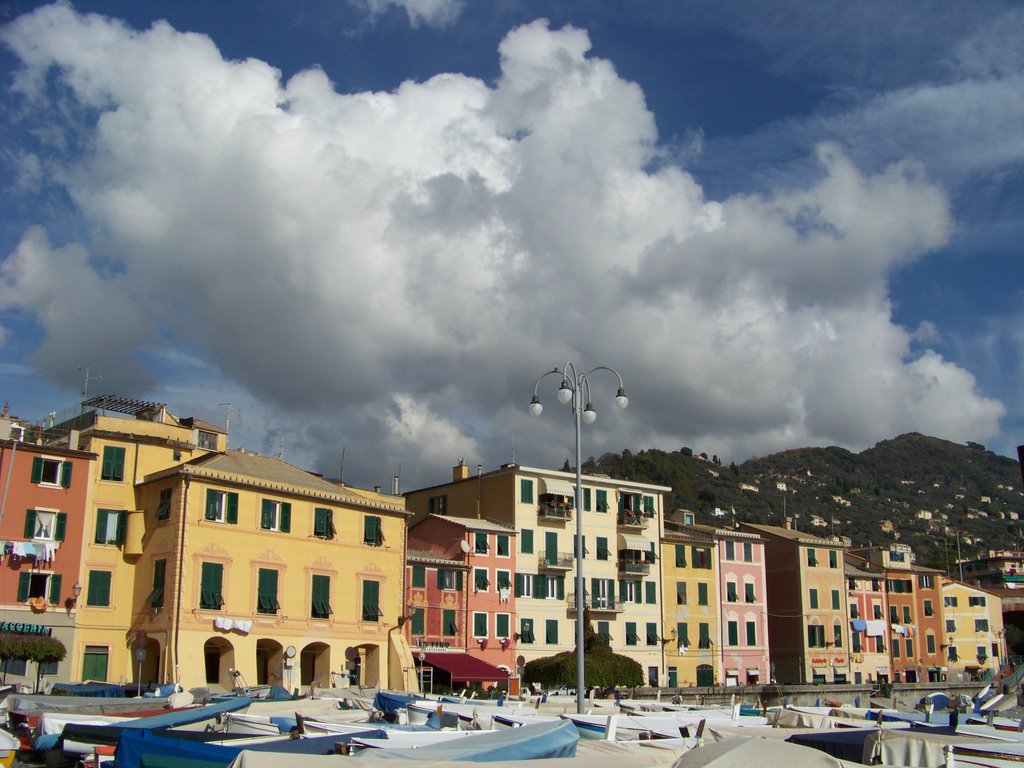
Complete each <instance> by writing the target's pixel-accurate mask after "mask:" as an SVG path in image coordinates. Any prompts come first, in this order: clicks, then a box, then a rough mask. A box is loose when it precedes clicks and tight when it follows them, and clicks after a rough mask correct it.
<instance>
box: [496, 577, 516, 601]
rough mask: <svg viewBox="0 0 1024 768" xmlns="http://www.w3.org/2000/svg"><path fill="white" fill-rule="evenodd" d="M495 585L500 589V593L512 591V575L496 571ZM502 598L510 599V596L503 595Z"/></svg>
mask: <svg viewBox="0 0 1024 768" xmlns="http://www.w3.org/2000/svg"><path fill="white" fill-rule="evenodd" d="M494 583H495V585H496V586H497V587H498V592H499V593H500V592H501V590H505V592H506V593H507V592H508V590H510V589H512V574H511V573H509V572H508V571H495V572H494ZM501 598H502V599H503V600H504V599H506V598H508V594H504V595H501Z"/></svg>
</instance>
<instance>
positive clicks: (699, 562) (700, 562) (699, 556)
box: [693, 547, 711, 568]
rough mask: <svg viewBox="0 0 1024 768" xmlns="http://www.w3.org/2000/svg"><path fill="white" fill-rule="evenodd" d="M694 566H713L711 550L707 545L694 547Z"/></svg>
mask: <svg viewBox="0 0 1024 768" xmlns="http://www.w3.org/2000/svg"><path fill="white" fill-rule="evenodd" d="M693 567H694V568H710V567H711V550H709V549H708V548H707V547H694V548H693Z"/></svg>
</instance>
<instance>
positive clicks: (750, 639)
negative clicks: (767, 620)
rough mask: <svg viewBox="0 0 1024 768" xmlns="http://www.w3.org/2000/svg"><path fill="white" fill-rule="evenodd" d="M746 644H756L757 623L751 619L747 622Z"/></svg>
mask: <svg viewBox="0 0 1024 768" xmlns="http://www.w3.org/2000/svg"><path fill="white" fill-rule="evenodd" d="M747 645H757V624H756V623H755V622H753V621H748V622H747Z"/></svg>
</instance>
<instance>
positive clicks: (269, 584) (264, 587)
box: [256, 568, 281, 613]
mask: <svg viewBox="0 0 1024 768" xmlns="http://www.w3.org/2000/svg"><path fill="white" fill-rule="evenodd" d="M279 610H281V604H280V603H279V602H277V571H275V570H273V569H271V568H260V569H259V572H258V573H257V583H256V612H257V613H277V612H278V611H279Z"/></svg>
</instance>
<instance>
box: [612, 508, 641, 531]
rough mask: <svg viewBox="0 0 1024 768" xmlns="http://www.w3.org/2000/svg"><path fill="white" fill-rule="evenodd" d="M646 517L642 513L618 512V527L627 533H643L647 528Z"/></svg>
mask: <svg viewBox="0 0 1024 768" xmlns="http://www.w3.org/2000/svg"><path fill="white" fill-rule="evenodd" d="M647 519H648V518H647V517H646V516H645V515H644V514H643V512H619V517H618V521H617V522H618V526H619V528H622V529H624V530H627V531H643V530H645V529H646V528H647Z"/></svg>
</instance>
